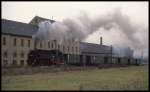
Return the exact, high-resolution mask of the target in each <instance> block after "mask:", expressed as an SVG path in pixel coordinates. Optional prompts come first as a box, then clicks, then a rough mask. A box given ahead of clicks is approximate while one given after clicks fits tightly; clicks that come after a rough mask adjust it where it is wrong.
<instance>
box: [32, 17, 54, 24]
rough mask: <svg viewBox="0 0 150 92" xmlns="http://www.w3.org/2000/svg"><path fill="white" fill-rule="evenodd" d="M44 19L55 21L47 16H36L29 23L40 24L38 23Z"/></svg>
mask: <svg viewBox="0 0 150 92" xmlns="http://www.w3.org/2000/svg"><path fill="white" fill-rule="evenodd" d="M42 21H50V22H51V23H53V22H55V21H54V20H50V19H47V18H42V17H39V16H35V17H34V18H33V19H32V20H31V21H30V22H29V24H32V25H36V26H38V24H39V23H40V22H42Z"/></svg>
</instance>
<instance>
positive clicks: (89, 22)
mask: <svg viewBox="0 0 150 92" xmlns="http://www.w3.org/2000/svg"><path fill="white" fill-rule="evenodd" d="M140 27H141V26H140ZM140 27H139V26H136V25H133V24H132V23H131V21H130V18H129V17H128V16H127V15H124V14H122V12H121V10H120V9H117V10H115V11H114V12H113V13H111V14H106V15H103V16H98V17H95V18H90V17H89V16H88V15H87V14H85V13H84V14H83V15H81V16H79V17H78V18H74V19H69V18H67V19H64V20H63V21H62V22H54V23H51V22H50V21H44V22H41V23H40V24H39V31H38V32H37V33H36V34H35V35H34V36H33V37H34V39H36V40H37V41H40V40H57V41H58V42H59V43H60V44H61V43H62V42H63V41H64V40H70V39H75V41H83V40H85V39H86V38H87V37H88V36H89V35H91V34H92V33H94V32H96V31H98V30H99V29H101V28H104V29H105V30H106V31H108V30H109V31H111V29H115V28H118V29H119V30H120V31H121V33H122V34H123V35H124V36H125V37H126V39H122V38H120V40H121V41H123V42H125V43H127V44H126V45H124V46H123V47H125V48H126V47H130V48H132V49H134V50H139V49H140V50H141V49H144V48H146V49H148V47H147V46H148V45H147V44H148V40H147V38H148V37H147V36H146V37H145V38H144V40H145V39H146V40H145V41H144V40H143V39H139V38H142V37H137V35H140V34H138V33H139V31H140V32H141V33H142V32H147V29H148V28H146V29H142V31H141V30H140V29H141V28H140ZM144 30H146V31H144ZM144 35H148V34H144ZM140 36H141V35H140ZM141 40H142V41H141ZM117 45H120V43H118V44H117Z"/></svg>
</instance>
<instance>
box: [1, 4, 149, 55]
mask: <svg viewBox="0 0 150 92" xmlns="http://www.w3.org/2000/svg"><path fill="white" fill-rule="evenodd" d="M148 6H149V5H148V2H141V1H140V2H138V1H136V2H127V1H126V2H104V1H103V2H54V1H53V2H23V1H22V2H2V18H3V19H9V20H14V21H19V22H24V23H29V22H30V21H31V20H32V18H33V17H34V16H41V17H44V18H48V19H53V20H56V21H60V22H61V21H63V20H64V19H66V18H76V17H78V16H79V15H80V14H81V13H84V12H85V13H86V14H88V16H90V17H91V18H95V17H97V16H101V15H103V14H107V13H111V12H113V11H114V10H115V9H117V8H119V9H121V12H122V13H123V14H125V15H127V16H129V18H130V20H131V22H132V23H133V24H135V25H140V26H142V27H143V28H148V24H149V21H148V20H149V19H148ZM115 30H116V29H115ZM142 34H143V35H142ZM136 35H139V36H142V37H141V38H140V40H142V41H148V40H147V38H144V36H146V37H148V36H147V35H148V30H147V31H143V32H138V33H137V34H136ZM99 36H103V40H104V42H103V43H104V44H106V45H111V44H112V42H113V41H114V42H115V41H116V40H119V38H120V37H121V35H120V34H119V32H118V33H115V34H114V31H111V32H107V31H104V30H103V29H101V31H97V32H95V33H93V34H92V35H90V36H88V38H87V39H86V40H85V41H87V42H91V43H99ZM113 37H116V38H113ZM116 42H117V41H116ZM147 43H148V42H147ZM123 44H126V43H123ZM145 45H147V46H146V47H147V49H145V50H144V51H145V53H146V54H148V44H145Z"/></svg>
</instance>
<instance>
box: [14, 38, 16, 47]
mask: <svg viewBox="0 0 150 92" xmlns="http://www.w3.org/2000/svg"><path fill="white" fill-rule="evenodd" d="M14 46H16V38H14Z"/></svg>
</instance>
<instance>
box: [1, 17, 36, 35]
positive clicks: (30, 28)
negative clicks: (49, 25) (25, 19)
mask: <svg viewBox="0 0 150 92" xmlns="http://www.w3.org/2000/svg"><path fill="white" fill-rule="evenodd" d="M1 23H2V33H5V34H12V35H19V36H29V37H30V36H31V37H32V35H33V34H35V33H36V32H37V30H38V27H37V26H34V25H31V24H26V23H21V22H17V21H12V20H7V19H2V21H1Z"/></svg>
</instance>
